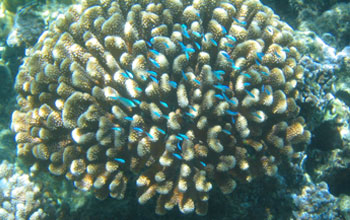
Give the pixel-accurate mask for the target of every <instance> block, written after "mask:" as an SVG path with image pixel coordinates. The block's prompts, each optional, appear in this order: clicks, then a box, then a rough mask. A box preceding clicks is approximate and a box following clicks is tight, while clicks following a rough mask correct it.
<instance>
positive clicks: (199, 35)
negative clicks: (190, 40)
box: [192, 31, 202, 37]
mask: <svg viewBox="0 0 350 220" xmlns="http://www.w3.org/2000/svg"><path fill="white" fill-rule="evenodd" d="M192 34H193V35H194V36H196V37H202V35H201V33H199V32H197V31H192Z"/></svg>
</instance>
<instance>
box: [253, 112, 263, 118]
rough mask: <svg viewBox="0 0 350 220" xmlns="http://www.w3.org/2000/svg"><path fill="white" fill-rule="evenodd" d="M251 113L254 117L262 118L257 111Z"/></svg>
mask: <svg viewBox="0 0 350 220" xmlns="http://www.w3.org/2000/svg"><path fill="white" fill-rule="evenodd" d="M252 115H253V116H255V117H257V118H259V119H262V117H261V116H260V115H259V114H258V113H256V112H252Z"/></svg>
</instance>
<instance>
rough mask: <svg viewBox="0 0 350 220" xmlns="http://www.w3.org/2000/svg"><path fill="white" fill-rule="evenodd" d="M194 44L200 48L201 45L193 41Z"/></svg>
mask: <svg viewBox="0 0 350 220" xmlns="http://www.w3.org/2000/svg"><path fill="white" fill-rule="evenodd" d="M194 44H195V45H196V47H197V49H198V50H200V49H201V45H200V44H199V43H197V42H194Z"/></svg>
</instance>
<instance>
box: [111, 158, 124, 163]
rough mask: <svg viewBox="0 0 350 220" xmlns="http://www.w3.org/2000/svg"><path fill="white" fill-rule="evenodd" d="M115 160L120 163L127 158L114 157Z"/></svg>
mask: <svg viewBox="0 0 350 220" xmlns="http://www.w3.org/2000/svg"><path fill="white" fill-rule="evenodd" d="M114 160H115V161H117V162H119V163H125V160H124V159H122V158H114Z"/></svg>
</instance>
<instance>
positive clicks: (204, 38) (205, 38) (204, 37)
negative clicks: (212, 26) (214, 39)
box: [203, 33, 207, 41]
mask: <svg viewBox="0 0 350 220" xmlns="http://www.w3.org/2000/svg"><path fill="white" fill-rule="evenodd" d="M203 40H204V41H207V37H206V36H205V34H204V33H203Z"/></svg>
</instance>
